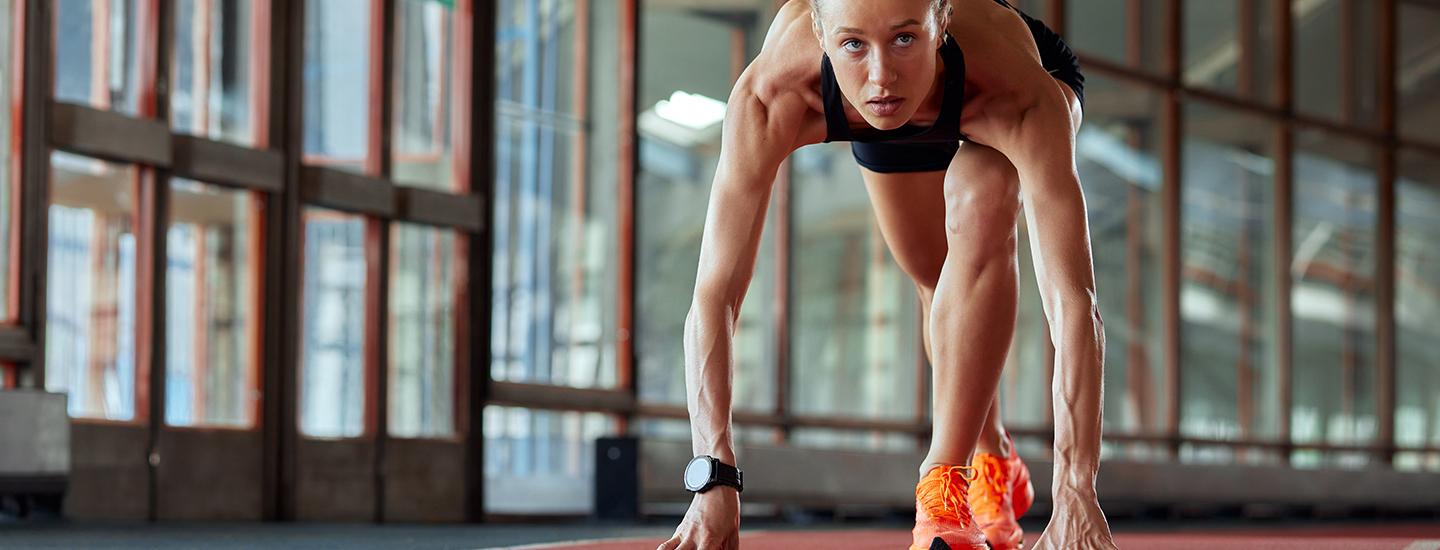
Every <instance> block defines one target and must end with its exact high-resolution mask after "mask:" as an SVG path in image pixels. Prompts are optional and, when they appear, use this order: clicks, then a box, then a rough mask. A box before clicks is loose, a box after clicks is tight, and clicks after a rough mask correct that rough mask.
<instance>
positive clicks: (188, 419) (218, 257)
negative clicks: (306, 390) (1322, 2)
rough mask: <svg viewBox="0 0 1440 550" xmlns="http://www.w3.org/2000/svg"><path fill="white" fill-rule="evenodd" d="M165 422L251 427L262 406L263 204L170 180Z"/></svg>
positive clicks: (228, 192)
mask: <svg viewBox="0 0 1440 550" xmlns="http://www.w3.org/2000/svg"><path fill="white" fill-rule="evenodd" d="M170 205H171V208H170V211H171V215H170V228H169V230H168V231H167V233H166V239H167V242H166V253H167V255H168V256H169V261H168V262H166V265H167V273H166V275H165V289H166V300H165V307H166V312H165V323H166V325H167V326H166V333H167V335H166V338H165V343H166V350H165V364H166V370H165V378H166V389H165V399H166V406H165V421H166V422H167V423H168V424H170V425H174V426H201V425H204V426H229V427H242V428H245V427H252V426H255V425H256V423H257V421H258V419H259V415H258V407H259V406H260V402H261V400H260V369H259V363H258V361H257V359H258V357H257V356H256V354H257V353H258V352H259V349H260V346H259V344H260V338H259V334H260V332H259V328H260V325H259V320H260V316H261V315H262V314H263V308H261V307H260V302H259V301H258V300H257V298H258V296H259V290H260V272H259V267H260V265H261V264H260V263H259V262H260V260H261V258H260V257H259V253H260V246H261V243H262V236H261V232H260V231H261V229H260V224H261V221H260V220H261V219H262V216H261V210H260V199H259V198H258V197H256V196H255V195H254V194H252V193H250V192H247V191H240V190H231V189H226V188H223V187H216V186H213V185H207V184H204V183H200V182H195V181H190V180H184V179H173V180H171V182H170Z"/></svg>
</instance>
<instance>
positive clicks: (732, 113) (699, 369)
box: [684, 71, 807, 464]
mask: <svg viewBox="0 0 1440 550" xmlns="http://www.w3.org/2000/svg"><path fill="white" fill-rule="evenodd" d="M748 72H749V71H747V73H748ZM753 80H754V78H753V77H752V76H750V75H748V74H747V75H745V76H742V77H741V78H740V81H739V82H738V83H737V84H736V86H735V91H734V92H732V93H731V97H730V102H729V103H728V106H727V111H726V114H725V126H724V129H723V132H722V137H721V145H720V163H719V166H718V167H717V168H716V170H715V180H714V184H713V185H712V187H711V190H710V203H709V206H708V207H707V209H706V214H705V229H704V232H703V234H702V236H701V240H700V265H699V269H698V270H697V272H696V276H695V294H694V297H693V298H692V300H691V302H690V311H689V314H688V315H687V316H686V318H685V334H684V346H685V388H686V402H687V403H688V408H689V412H690V427H691V446H692V447H693V451H694V454H696V455H702V454H708V455H711V456H714V457H716V458H718V459H720V460H722V461H724V462H725V463H727V464H735V453H734V447H733V445H732V440H731V423H730V412H731V406H730V404H731V374H732V369H733V365H734V363H733V355H732V350H733V345H732V344H733V339H734V335H735V324H736V322H737V320H738V319H739V316H740V305H741V303H742V302H743V301H744V298H745V292H746V290H747V289H748V288H749V286H750V279H751V276H752V275H753V274H754V271H755V255H756V251H757V250H758V248H759V246H760V235H761V232H762V231H763V229H764V225H765V212H766V209H767V207H768V206H769V203H770V195H771V192H772V190H773V187H774V181H775V173H776V171H777V170H778V169H779V167H780V163H781V162H782V161H783V160H784V159H785V157H786V156H788V155H789V154H790V152H791V151H793V150H794V149H795V147H796V141H797V139H796V138H797V135H798V131H797V128H799V127H800V121H801V120H802V118H803V116H804V114H805V112H806V109H807V107H806V105H805V103H804V102H803V101H802V100H801V99H800V98H799V96H798V95H789V94H783V95H778V96H777V97H773V98H764V99H762V98H761V97H760V94H757V93H756V92H755V90H756V86H755V84H754V82H753Z"/></svg>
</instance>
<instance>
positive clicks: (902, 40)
mask: <svg viewBox="0 0 1440 550" xmlns="http://www.w3.org/2000/svg"><path fill="white" fill-rule="evenodd" d="M913 42H915V36H914V35H909V34H902V35H900V36H897V37H895V43H897V44H900V45H901V46H909V45H910V44H911V43H913Z"/></svg>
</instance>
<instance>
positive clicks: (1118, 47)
mask: <svg viewBox="0 0 1440 550" xmlns="http://www.w3.org/2000/svg"><path fill="white" fill-rule="evenodd" d="M1014 3H1015V2H1013V1H1012V2H1011V4H1014ZM1021 9H1022V10H1024V11H1025V12H1026V13H1028V14H1030V15H1031V16H1033V17H1038V18H1040V19H1044V18H1045V17H1044V12H1035V11H1031V10H1028V9H1025V8H1021ZM1132 10H1134V11H1133V12H1132ZM1166 10H1167V8H1166V7H1165V3H1164V2H1154V1H1150V0H1067V4H1066V10H1065V16H1066V17H1067V18H1068V19H1069V20H1068V21H1067V23H1068V24H1069V27H1068V28H1066V30H1065V31H1064V32H1062V33H1061V34H1062V35H1063V37H1064V38H1065V40H1066V42H1067V43H1068V44H1070V46H1071V47H1072V48H1074V49H1075V50H1076V51H1079V52H1083V53H1084V54H1086V55H1091V56H1095V57H1099V58H1103V59H1105V60H1107V61H1110V62H1112V63H1120V64H1125V65H1129V66H1131V67H1135V68H1140V69H1146V70H1148V71H1151V72H1155V73H1160V72H1162V71H1163V70H1164V65H1163V63H1164V62H1165V55H1164V54H1165V40H1166V36H1165V33H1164V29H1165V25H1166V22H1165V12H1166ZM1132 16H1133V17H1135V19H1132ZM1047 24H1048V22H1047ZM1132 26H1133V27H1138V30H1139V31H1140V35H1139V36H1138V37H1136V38H1138V39H1132V38H1131V29H1130V28H1131V27H1132ZM1050 27H1051V28H1054V27H1055V26H1054V25H1050ZM1089 76H1090V75H1089V74H1087V75H1086V77H1087V78H1088V77H1089ZM1089 95H1090V90H1089V87H1088V85H1087V87H1086V97H1087V98H1088V97H1089ZM1087 101H1088V99H1087ZM1087 114H1088V113H1087Z"/></svg>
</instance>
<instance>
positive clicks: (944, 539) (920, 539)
mask: <svg viewBox="0 0 1440 550" xmlns="http://www.w3.org/2000/svg"><path fill="white" fill-rule="evenodd" d="M965 471H970V472H974V471H975V469H974V468H971V467H969V466H936V467H934V468H931V469H930V471H928V472H925V476H924V477H922V478H920V483H918V484H916V485H915V528H914V529H913V530H911V532H910V534H911V536H912V540H911V542H910V550H986V549H988V548H989V547H990V545H989V544H986V543H985V534H984V533H982V532H980V529H979V528H977V527H976V526H975V521H974V519H973V518H971V516H970V506H969V505H968V504H966V503H965V495H966V494H967V493H968V492H969V491H970V480H971V479H973V474H972V477H970V478H967V477H965V474H964V472H965Z"/></svg>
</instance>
